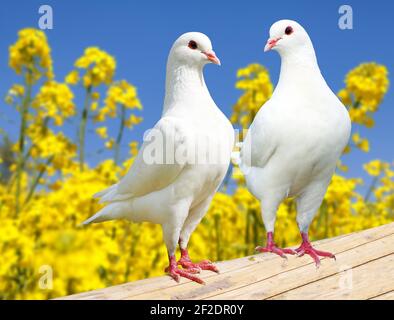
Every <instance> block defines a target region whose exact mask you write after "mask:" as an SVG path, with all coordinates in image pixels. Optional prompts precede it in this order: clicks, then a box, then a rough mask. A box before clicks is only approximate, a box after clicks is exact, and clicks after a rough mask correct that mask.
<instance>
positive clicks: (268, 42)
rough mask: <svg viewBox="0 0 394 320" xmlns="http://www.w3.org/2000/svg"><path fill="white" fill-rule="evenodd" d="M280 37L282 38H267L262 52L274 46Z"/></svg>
mask: <svg viewBox="0 0 394 320" xmlns="http://www.w3.org/2000/svg"><path fill="white" fill-rule="evenodd" d="M280 39H282V38H277V39H268V41H267V44H266V45H265V47H264V52H267V51H269V50H271V49H272V48H273V47H275V46H276V44H277V43H278V41H279V40H280Z"/></svg>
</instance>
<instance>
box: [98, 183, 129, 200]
mask: <svg viewBox="0 0 394 320" xmlns="http://www.w3.org/2000/svg"><path fill="white" fill-rule="evenodd" d="M93 197H94V198H100V201H99V203H104V202H115V201H122V200H127V199H130V198H132V197H133V195H132V194H129V193H118V185H117V184H114V185H112V186H110V187H109V188H107V189H105V190H103V191H100V192H97V193H96V194H94V195H93Z"/></svg>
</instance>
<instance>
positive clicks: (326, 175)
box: [240, 20, 351, 267]
mask: <svg viewBox="0 0 394 320" xmlns="http://www.w3.org/2000/svg"><path fill="white" fill-rule="evenodd" d="M271 49H272V50H276V51H278V53H279V55H280V57H281V70H280V77H279V82H278V84H277V86H276V88H275V91H274V93H273V95H272V97H271V99H270V100H268V101H267V102H266V103H265V104H264V106H263V107H262V108H261V109H260V110H259V112H258V113H257V115H256V117H255V118H254V121H253V123H252V124H251V126H250V129H249V130H248V133H247V135H246V137H245V140H244V143H243V145H242V150H241V159H240V160H241V164H240V167H241V170H242V171H243V172H244V174H245V178H246V183H247V186H248V188H249V190H250V191H251V192H252V193H253V194H254V195H255V196H256V198H258V199H259V200H260V201H261V210H262V217H263V221H264V225H265V228H266V231H267V245H266V247H257V248H256V250H258V251H260V252H272V253H275V254H278V255H280V256H281V257H285V254H286V253H288V254H296V253H297V254H298V255H299V256H302V255H304V254H308V255H310V256H311V257H312V258H313V259H314V261H315V263H316V266H317V267H318V266H319V265H320V259H319V256H325V257H332V258H335V256H334V255H333V254H331V253H329V252H323V251H318V250H316V249H314V248H313V247H312V245H311V244H310V242H309V239H308V229H309V226H310V224H311V222H312V220H313V218H314V216H315V215H316V213H317V211H318V209H319V207H320V205H321V203H322V200H323V197H324V195H325V193H326V190H327V187H328V185H329V183H330V180H331V177H332V175H333V174H334V171H335V167H336V164H337V162H338V159H339V157H340V156H341V154H342V152H343V150H344V148H345V146H346V145H347V143H348V140H349V136H350V131H351V122H350V118H349V114H348V111H347V110H346V108H345V106H344V105H343V104H342V103H341V102H340V100H339V99H338V98H337V97H336V95H335V94H334V93H333V92H332V91H331V90H330V88H329V87H328V85H327V83H326V81H325V80H324V78H323V76H322V75H321V73H320V69H319V66H318V63H317V59H316V55H315V51H314V48H313V45H312V42H311V40H310V38H309V36H308V34H307V32H306V31H305V30H304V28H303V27H302V26H301V25H299V24H298V23H297V22H295V21H291V20H281V21H278V22H276V23H274V24H273V25H272V27H271V29H270V38H269V39H268V41H267V44H266V46H265V48H264V51H268V50H271ZM288 197H295V198H296V202H297V224H298V227H299V229H300V232H301V236H302V244H301V246H300V247H299V248H298V249H296V250H295V251H293V250H291V249H281V248H278V247H277V246H276V244H275V242H274V240H273V233H274V225H275V220H276V212H277V209H278V207H279V205H280V203H281V202H282V201H283V200H284V199H286V198H288Z"/></svg>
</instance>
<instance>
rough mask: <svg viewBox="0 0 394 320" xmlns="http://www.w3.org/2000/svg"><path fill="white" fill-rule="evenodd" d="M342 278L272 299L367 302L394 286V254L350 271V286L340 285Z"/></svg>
mask: <svg viewBox="0 0 394 320" xmlns="http://www.w3.org/2000/svg"><path fill="white" fill-rule="evenodd" d="M340 277H341V275H340V274H336V275H334V276H332V277H328V278H326V279H322V280H320V281H317V282H314V283H311V284H309V285H306V286H302V287H300V288H298V289H296V290H291V291H288V292H286V293H283V294H280V295H278V296H275V297H274V299H305V300H312V299H327V300H328V299H341V300H344V299H357V300H360V299H363V300H364V299H369V298H371V297H374V296H376V295H379V294H382V293H385V292H388V291H390V290H392V289H393V286H394V254H391V255H388V256H385V257H382V258H380V259H377V260H372V261H370V262H368V263H365V264H363V265H361V266H359V267H357V268H354V269H353V270H352V279H353V281H352V285H351V286H344V285H341V278H340Z"/></svg>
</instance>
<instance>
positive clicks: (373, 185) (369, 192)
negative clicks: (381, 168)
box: [364, 176, 379, 202]
mask: <svg viewBox="0 0 394 320" xmlns="http://www.w3.org/2000/svg"><path fill="white" fill-rule="evenodd" d="M378 180H379V177H378V176H375V177H374V178H373V180H372V182H371V185H370V186H369V188H368V190H367V193H366V194H365V197H364V201H365V202H368V201H369V198H370V197H371V194H372V191H373V190H374V189H375V187H376V184H377V183H378Z"/></svg>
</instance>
